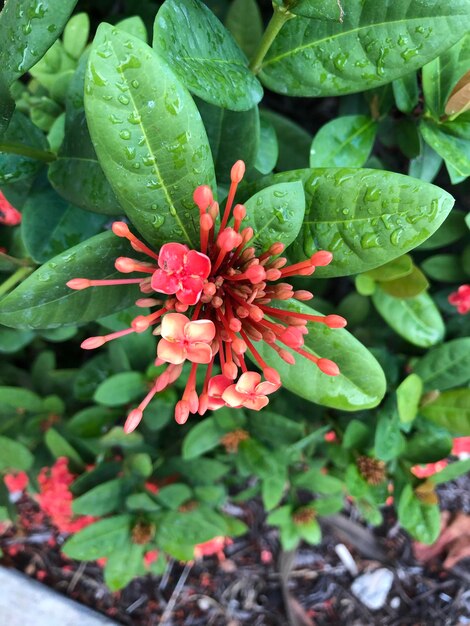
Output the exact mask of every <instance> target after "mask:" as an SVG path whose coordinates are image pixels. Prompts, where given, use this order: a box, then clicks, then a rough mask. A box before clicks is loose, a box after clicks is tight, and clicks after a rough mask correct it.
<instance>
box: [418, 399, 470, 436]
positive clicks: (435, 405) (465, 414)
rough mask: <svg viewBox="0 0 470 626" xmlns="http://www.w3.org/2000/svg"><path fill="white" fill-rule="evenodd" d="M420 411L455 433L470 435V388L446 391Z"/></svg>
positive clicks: (427, 417)
mask: <svg viewBox="0 0 470 626" xmlns="http://www.w3.org/2000/svg"><path fill="white" fill-rule="evenodd" d="M420 413H421V415H423V416H424V417H425V418H426V419H429V420H431V421H432V422H434V423H435V424H438V425H439V426H442V427H443V428H446V429H447V430H448V431H450V432H451V433H453V434H455V435H460V436H464V437H466V436H470V389H453V390H452V391H444V393H441V394H440V395H439V396H438V397H437V398H436V400H434V402H432V403H431V404H427V405H426V406H422V407H421V409H420Z"/></svg>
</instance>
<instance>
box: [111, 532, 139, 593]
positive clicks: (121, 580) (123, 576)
mask: <svg viewBox="0 0 470 626" xmlns="http://www.w3.org/2000/svg"><path fill="white" fill-rule="evenodd" d="M144 550H145V546H141V545H138V544H135V543H132V542H131V541H128V542H127V543H125V544H124V545H119V546H117V547H116V550H115V551H114V552H113V553H112V554H110V555H109V557H108V560H107V561H106V565H105V567H104V570H103V575H104V582H105V583H106V586H107V587H108V588H109V590H110V591H118V590H119V589H123V588H124V587H126V586H127V585H128V584H129V583H130V582H131V581H132V579H133V578H136V577H137V576H139V575H140V576H142V574H143V573H144V572H145V569H144V566H143V556H144Z"/></svg>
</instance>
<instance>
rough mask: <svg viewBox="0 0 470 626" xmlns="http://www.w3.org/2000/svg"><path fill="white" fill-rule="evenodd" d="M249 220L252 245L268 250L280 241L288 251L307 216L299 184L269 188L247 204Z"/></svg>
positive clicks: (247, 222)
mask: <svg viewBox="0 0 470 626" xmlns="http://www.w3.org/2000/svg"><path fill="white" fill-rule="evenodd" d="M245 206H246V219H245V220H243V226H244V227H246V226H251V227H252V228H253V230H254V233H255V234H254V237H253V239H252V240H251V241H250V245H251V244H254V245H255V246H259V247H260V248H261V249H262V250H266V249H267V248H269V246H270V245H271V244H273V243H276V242H277V241H280V242H281V243H283V244H284V245H285V246H286V247H287V246H288V245H290V244H291V243H292V242H293V241H294V240H295V238H296V237H297V235H298V233H299V230H300V228H301V227H302V222H303V219H304V214H305V194H304V189H303V185H302V183H301V182H300V181H298V182H292V183H278V184H277V185H272V186H270V187H266V188H265V189H263V190H262V191H259V192H258V193H256V194H255V195H254V196H252V197H251V198H249V199H248V200H247V201H246V202H245Z"/></svg>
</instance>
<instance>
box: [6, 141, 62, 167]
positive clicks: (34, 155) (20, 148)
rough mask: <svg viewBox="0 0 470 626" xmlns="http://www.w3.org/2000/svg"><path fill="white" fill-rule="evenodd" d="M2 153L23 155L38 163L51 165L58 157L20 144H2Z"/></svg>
mask: <svg viewBox="0 0 470 626" xmlns="http://www.w3.org/2000/svg"><path fill="white" fill-rule="evenodd" d="M0 152H7V153H8V154H21V155H22V156H25V157H29V158H30V159H35V160H36V161H43V162H44V163H51V162H52V161H55V160H56V158H57V157H56V155H55V154H54V153H53V152H50V151H49V150H40V149H39V148H33V147H32V146H25V145H24V144H20V143H9V142H5V143H0Z"/></svg>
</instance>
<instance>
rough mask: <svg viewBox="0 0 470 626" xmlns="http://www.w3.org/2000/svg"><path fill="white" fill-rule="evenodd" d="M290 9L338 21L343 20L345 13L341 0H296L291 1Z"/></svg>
mask: <svg viewBox="0 0 470 626" xmlns="http://www.w3.org/2000/svg"><path fill="white" fill-rule="evenodd" d="M278 4H279V3H278ZM289 11H290V12H291V13H294V15H302V16H303V17H310V18H312V19H316V20H334V21H336V22H339V21H340V20H342V19H343V15H344V11H343V9H342V5H341V3H340V2H339V0H294V1H293V2H290V3H289Z"/></svg>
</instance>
